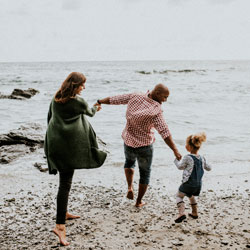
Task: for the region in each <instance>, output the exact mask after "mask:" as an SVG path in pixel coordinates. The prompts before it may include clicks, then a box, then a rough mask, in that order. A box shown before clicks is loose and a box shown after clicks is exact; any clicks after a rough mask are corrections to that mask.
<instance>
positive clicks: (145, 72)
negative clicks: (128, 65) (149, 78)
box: [136, 69, 206, 75]
mask: <svg viewBox="0 0 250 250" xmlns="http://www.w3.org/2000/svg"><path fill="white" fill-rule="evenodd" d="M192 72H197V73H201V72H203V73H204V72H206V70H204V69H179V70H172V69H166V70H162V71H158V70H153V71H152V72H151V71H145V70H137V71H136V73H139V74H143V75H150V74H168V73H192Z"/></svg>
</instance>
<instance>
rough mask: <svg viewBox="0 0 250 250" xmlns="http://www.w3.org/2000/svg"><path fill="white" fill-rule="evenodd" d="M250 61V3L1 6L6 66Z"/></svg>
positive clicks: (161, 0)
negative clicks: (22, 63)
mask: <svg viewBox="0 0 250 250" xmlns="http://www.w3.org/2000/svg"><path fill="white" fill-rule="evenodd" d="M190 59H194V60H195V59H198V60H199V59H202V60H206V59H218V60H221V59H229V60H230V59H250V0H0V61H1V62H3V61H86V60H190Z"/></svg>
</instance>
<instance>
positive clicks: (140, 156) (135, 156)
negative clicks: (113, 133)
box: [124, 144, 154, 185]
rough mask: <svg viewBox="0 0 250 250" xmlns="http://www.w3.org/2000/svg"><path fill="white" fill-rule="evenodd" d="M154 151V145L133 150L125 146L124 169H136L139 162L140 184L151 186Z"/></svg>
mask: <svg viewBox="0 0 250 250" xmlns="http://www.w3.org/2000/svg"><path fill="white" fill-rule="evenodd" d="M153 151H154V150H153V145H152V144H151V145H149V146H145V147H139V148H132V147H129V146H127V145H126V144H124V153H125V159H126V160H125V164H124V168H135V162H136V160H137V161H138V165H139V172H140V180H139V183H140V184H146V185H148V184H149V180H150V173H151V165H152V160H153Z"/></svg>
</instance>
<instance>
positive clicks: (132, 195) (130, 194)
mask: <svg viewBox="0 0 250 250" xmlns="http://www.w3.org/2000/svg"><path fill="white" fill-rule="evenodd" d="M127 198H128V199H130V200H133V199H134V192H133V189H130V190H128V193H127Z"/></svg>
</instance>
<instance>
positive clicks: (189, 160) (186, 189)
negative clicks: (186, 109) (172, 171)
mask: <svg viewBox="0 0 250 250" xmlns="http://www.w3.org/2000/svg"><path fill="white" fill-rule="evenodd" d="M205 141H206V134H205V133H200V134H195V135H190V136H188V138H187V140H186V149H187V151H188V152H190V154H187V155H185V156H184V157H183V159H182V160H181V161H178V160H177V159H175V161H174V163H175V165H176V166H177V168H178V169H180V170H183V178H182V184H181V185H180V187H179V190H178V193H177V195H176V202H177V207H178V210H179V216H178V218H177V219H176V220H175V222H176V223H180V222H182V221H183V220H185V219H186V215H185V204H184V201H183V198H184V197H185V196H187V197H188V198H189V200H190V205H191V207H192V213H190V214H188V215H189V216H190V217H192V218H193V219H197V218H198V212H197V203H196V200H195V197H194V196H199V194H200V191H201V184H202V182H201V180H202V176H203V174H204V169H206V170H207V171H210V170H211V166H210V165H208V164H207V162H206V160H205V158H204V157H203V156H201V155H199V154H198V151H199V149H200V147H201V144H202V142H205Z"/></svg>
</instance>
